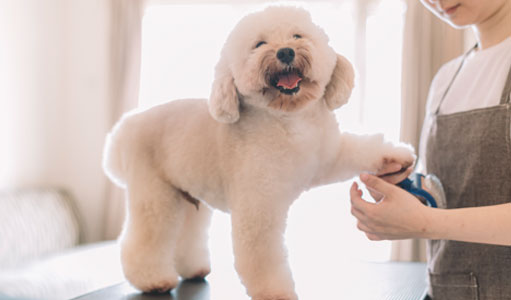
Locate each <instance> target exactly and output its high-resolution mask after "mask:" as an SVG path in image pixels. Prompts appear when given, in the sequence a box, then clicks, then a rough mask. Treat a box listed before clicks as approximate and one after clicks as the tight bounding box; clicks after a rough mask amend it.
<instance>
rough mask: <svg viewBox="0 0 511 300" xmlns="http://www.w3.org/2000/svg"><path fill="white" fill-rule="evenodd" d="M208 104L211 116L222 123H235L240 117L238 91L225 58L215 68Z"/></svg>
mask: <svg viewBox="0 0 511 300" xmlns="http://www.w3.org/2000/svg"><path fill="white" fill-rule="evenodd" d="M208 106H209V113H210V114H211V116H212V117H213V118H214V119H215V120H217V121H219V122H221V123H234V122H236V121H238V119H239V118H240V111H239V106H240V101H239V99H238V93H237V90H236V86H235V84H234V78H233V76H232V73H231V70H229V67H228V66H227V63H226V62H225V60H220V61H219V62H218V65H217V66H216V68H215V80H214V81H213V86H212V89H211V95H210V97H209V101H208Z"/></svg>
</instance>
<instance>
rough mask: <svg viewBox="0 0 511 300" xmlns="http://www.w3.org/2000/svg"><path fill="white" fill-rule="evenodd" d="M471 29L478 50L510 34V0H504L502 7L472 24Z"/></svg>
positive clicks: (496, 42) (498, 41)
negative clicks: (479, 21) (484, 18)
mask: <svg viewBox="0 0 511 300" xmlns="http://www.w3.org/2000/svg"><path fill="white" fill-rule="evenodd" d="M472 30H473V32H474V34H475V36H476V39H477V42H478V48H479V49H480V50H483V49H486V48H489V47H492V46H495V45H497V44H499V43H500V42H502V41H503V40H505V39H506V38H508V37H510V36H511V1H505V2H504V4H503V6H502V8H501V9H500V10H498V11H497V12H496V13H495V14H494V15H492V16H490V17H489V18H488V19H487V20H485V21H483V22H481V23H479V24H476V25H473V26H472Z"/></svg>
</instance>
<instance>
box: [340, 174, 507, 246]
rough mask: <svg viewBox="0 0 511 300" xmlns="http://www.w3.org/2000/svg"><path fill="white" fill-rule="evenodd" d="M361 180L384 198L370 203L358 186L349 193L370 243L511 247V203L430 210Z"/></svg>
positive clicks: (379, 183) (395, 190)
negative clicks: (401, 241)
mask: <svg viewBox="0 0 511 300" xmlns="http://www.w3.org/2000/svg"><path fill="white" fill-rule="evenodd" d="M360 179H361V181H362V182H363V183H364V184H365V185H366V186H367V188H368V189H369V190H372V192H373V193H374V192H377V193H380V194H382V195H383V198H381V200H380V201H379V202H377V203H371V202H367V201H365V200H364V199H362V192H361V191H360V190H359V188H358V186H357V184H356V183H354V184H353V185H352V187H351V190H350V196H351V203H352V209H351V212H352V214H353V215H354V216H355V217H356V218H357V220H358V224H357V227H358V228H359V229H360V230H362V231H364V232H365V233H366V235H367V237H368V238H369V239H370V240H395V239H407V238H427V239H445V240H456V241H465V242H474V243H487V244H497V245H511V203H506V204H501V205H493V206H483V207H470V208H457V209H438V208H431V207H428V206H425V205H423V204H422V203H421V202H419V201H418V200H417V198H415V197H414V196H413V195H412V194H410V193H408V192H406V191H404V190H403V189H401V188H399V187H397V186H395V185H392V184H390V183H388V182H386V181H384V180H382V179H381V178H378V177H376V176H373V175H369V174H362V175H361V176H360Z"/></svg>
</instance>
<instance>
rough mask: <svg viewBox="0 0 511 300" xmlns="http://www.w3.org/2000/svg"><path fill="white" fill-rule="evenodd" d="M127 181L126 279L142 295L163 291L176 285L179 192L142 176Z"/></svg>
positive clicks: (123, 243) (123, 258) (123, 242)
mask: <svg viewBox="0 0 511 300" xmlns="http://www.w3.org/2000/svg"><path fill="white" fill-rule="evenodd" d="M136 177H137V179H136V180H132V181H131V182H128V188H127V195H128V214H127V219H126V222H125V225H124V230H123V233H122V235H121V261H122V266H123V271H124V275H125V276H126V279H128V281H129V282H130V283H131V284H132V285H133V286H135V287H136V288H138V289H140V290H142V291H144V292H159V293H163V292H167V291H169V290H171V289H173V288H174V287H176V286H177V284H178V280H179V277H178V274H177V272H176V269H175V265H174V256H175V248H176V247H175V246H176V242H177V240H178V234H179V229H180V227H181V225H182V223H183V217H184V206H185V205H190V204H189V203H186V202H185V201H183V200H182V198H181V197H182V196H181V194H180V192H179V190H177V189H175V188H173V187H172V186H170V185H169V184H168V183H166V182H164V181H162V180H161V179H160V178H158V177H157V176H151V175H150V174H145V176H136Z"/></svg>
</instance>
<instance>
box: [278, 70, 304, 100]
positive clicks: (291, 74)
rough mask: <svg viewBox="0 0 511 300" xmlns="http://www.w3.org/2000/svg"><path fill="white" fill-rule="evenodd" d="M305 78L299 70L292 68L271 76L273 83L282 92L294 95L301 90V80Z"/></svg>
mask: <svg viewBox="0 0 511 300" xmlns="http://www.w3.org/2000/svg"><path fill="white" fill-rule="evenodd" d="M302 79H303V76H302V74H301V73H300V71H299V70H297V69H294V68H291V69H287V70H283V71H281V72H279V73H276V74H274V75H273V76H272V78H271V81H270V83H271V85H272V86H273V87H274V88H276V89H278V90H279V91H280V92H281V93H284V94H287V95H292V94H295V93H297V92H298V91H299V90H300V81H301V80H302Z"/></svg>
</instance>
